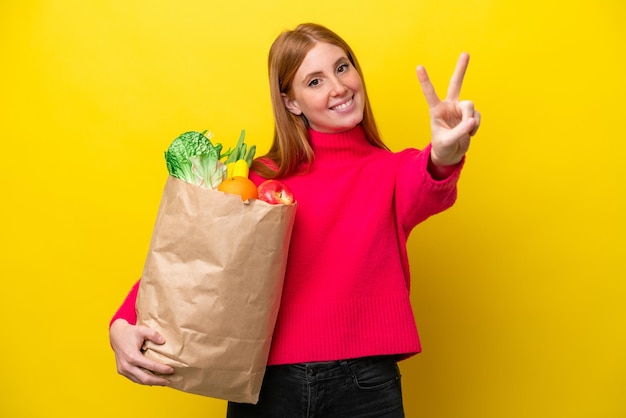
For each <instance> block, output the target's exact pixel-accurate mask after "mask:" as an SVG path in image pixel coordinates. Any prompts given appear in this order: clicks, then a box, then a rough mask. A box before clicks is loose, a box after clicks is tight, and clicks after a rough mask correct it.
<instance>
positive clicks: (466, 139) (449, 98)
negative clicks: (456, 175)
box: [417, 53, 480, 178]
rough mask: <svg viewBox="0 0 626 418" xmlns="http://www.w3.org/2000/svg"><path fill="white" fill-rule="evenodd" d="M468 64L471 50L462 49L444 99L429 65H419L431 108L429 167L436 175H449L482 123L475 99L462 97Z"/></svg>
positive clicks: (423, 86)
mask: <svg viewBox="0 0 626 418" xmlns="http://www.w3.org/2000/svg"><path fill="white" fill-rule="evenodd" d="M468 64H469V54H467V53H462V54H461V56H460V57H459V60H458V61H457V64H456V68H455V70H454V73H453V74H452V78H451V79H450V85H449V86H448V93H447V95H446V97H445V99H443V100H441V99H440V98H439V96H438V95H437V92H436V91H435V88H434V87H433V84H432V83H431V81H430V78H429V77H428V73H427V72H426V69H425V68H424V67H423V66H421V65H420V66H418V67H417V78H418V80H419V82H420V85H421V87H422V92H423V93H424V97H425V98H426V102H427V103H428V108H429V109H430V126H431V132H432V138H431V143H432V148H431V154H430V159H431V164H430V166H429V169H430V170H431V174H433V175H434V176H435V177H439V178H443V177H446V176H447V175H448V174H449V173H451V172H452V171H453V170H454V167H455V166H456V165H457V164H458V163H459V162H460V161H461V160H462V159H463V156H464V155H465V153H466V152H467V150H468V149H469V146H470V141H471V137H472V136H474V134H476V131H477V130H478V127H479V126H480V113H479V112H478V111H477V110H475V109H474V103H473V102H471V101H469V100H462V101H461V100H459V96H460V94H461V86H462V85H463V78H464V77H465V72H466V70H467V66H468Z"/></svg>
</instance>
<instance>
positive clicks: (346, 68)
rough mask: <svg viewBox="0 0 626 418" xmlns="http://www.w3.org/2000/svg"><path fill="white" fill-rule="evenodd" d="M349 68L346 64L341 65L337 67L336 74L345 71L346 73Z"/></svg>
mask: <svg viewBox="0 0 626 418" xmlns="http://www.w3.org/2000/svg"><path fill="white" fill-rule="evenodd" d="M349 68H350V64H348V63H344V64H341V65H340V66H339V67H337V73H338V74H341V73H345V72H346V71H348V69H349Z"/></svg>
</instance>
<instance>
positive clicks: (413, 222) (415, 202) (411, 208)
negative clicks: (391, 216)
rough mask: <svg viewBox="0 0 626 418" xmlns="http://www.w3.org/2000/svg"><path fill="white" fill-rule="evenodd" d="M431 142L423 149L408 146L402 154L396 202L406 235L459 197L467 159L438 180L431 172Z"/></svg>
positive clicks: (397, 177) (399, 162)
mask: <svg viewBox="0 0 626 418" xmlns="http://www.w3.org/2000/svg"><path fill="white" fill-rule="evenodd" d="M430 148H431V146H430V145H428V147H426V148H425V149H424V150H423V151H420V150H417V149H407V150H404V151H402V152H400V153H399V161H398V168H397V176H396V193H395V204H396V210H397V213H398V219H399V220H400V222H401V224H402V227H403V228H404V231H405V233H406V235H407V236H408V234H409V232H410V231H411V230H412V229H413V228H414V227H415V226H417V225H418V224H419V223H420V222H423V221H425V220H426V219H428V218H429V217H430V216H432V215H435V214H437V213H439V212H443V211H444V210H446V209H448V208H449V207H451V206H452V205H453V204H454V202H455V201H456V197H457V183H458V181H459V177H460V175H461V169H462V167H463V164H464V163H465V158H464V159H463V160H462V161H461V162H460V163H459V164H458V165H457V167H456V168H455V170H454V171H453V172H452V173H451V174H450V175H449V176H448V177H446V178H445V179H442V180H436V179H434V178H433V177H432V176H431V175H430V173H429V172H428V160H429V156H430Z"/></svg>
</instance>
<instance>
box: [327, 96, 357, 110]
mask: <svg viewBox="0 0 626 418" xmlns="http://www.w3.org/2000/svg"><path fill="white" fill-rule="evenodd" d="M352 103H354V98H353V97H351V98H350V99H349V100H348V101H346V102H343V103H340V104H338V105H337V106H333V107H331V108H330V110H344V109H347V108H349V107H350V106H351V105H352Z"/></svg>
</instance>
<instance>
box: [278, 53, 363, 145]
mask: <svg viewBox="0 0 626 418" xmlns="http://www.w3.org/2000/svg"><path fill="white" fill-rule="evenodd" d="M363 94H364V93H363V84H362V82H361V77H360V76H359V73H358V72H357V70H356V68H354V67H353V66H352V64H351V63H350V60H349V59H348V56H347V55H346V53H345V52H344V51H343V49H341V48H339V47H338V46H335V45H331V44H328V43H324V42H318V43H317V44H316V45H315V46H314V47H313V48H312V49H311V50H310V51H309V52H308V53H307V55H306V57H305V58H304V61H302V64H300V68H298V71H297V72H296V75H295V78H294V80H293V84H292V87H291V91H290V92H289V94H288V95H283V100H284V102H285V106H286V107H287V109H288V110H289V111H290V112H291V113H293V114H295V115H304V116H305V117H306V119H307V120H308V122H309V126H310V127H311V128H313V129H315V130H316V131H319V132H327V133H332V132H341V131H345V130H348V129H351V128H354V127H355V126H356V125H358V124H359V123H361V121H362V120H363V109H364V107H365V99H364V97H363Z"/></svg>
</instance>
